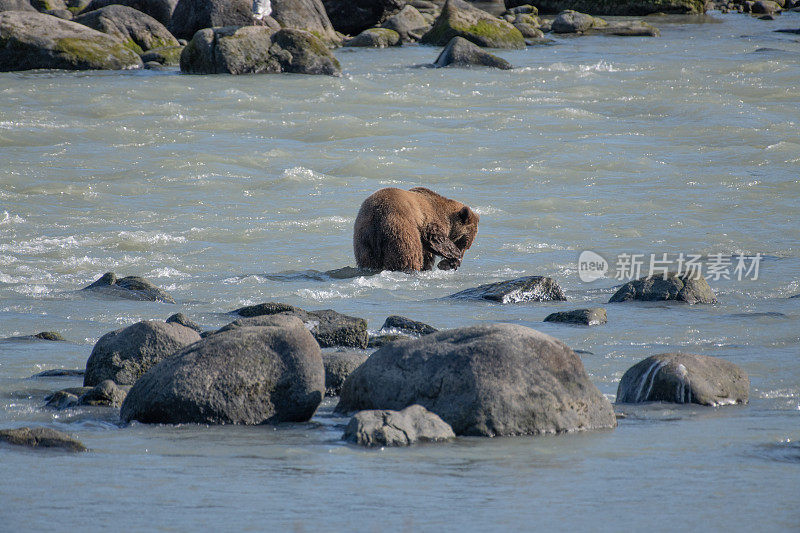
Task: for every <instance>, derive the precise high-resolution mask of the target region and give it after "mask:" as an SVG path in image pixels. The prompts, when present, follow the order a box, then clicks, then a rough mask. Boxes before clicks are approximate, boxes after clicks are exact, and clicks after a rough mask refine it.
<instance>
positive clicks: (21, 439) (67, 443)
mask: <svg viewBox="0 0 800 533" xmlns="http://www.w3.org/2000/svg"><path fill="white" fill-rule="evenodd" d="M0 442H6V443H8V444H13V445H15V446H25V447H28V448H58V449H61V450H67V451H70V452H85V451H86V446H84V445H83V444H81V442H80V441H79V440H77V439H74V438H72V437H70V436H69V435H67V434H66V433H64V432H63V431H58V430H56V429H51V428H43V427H36V428H28V427H24V428H18V429H3V430H0Z"/></svg>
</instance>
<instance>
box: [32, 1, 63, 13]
mask: <svg viewBox="0 0 800 533" xmlns="http://www.w3.org/2000/svg"><path fill="white" fill-rule="evenodd" d="M31 5H32V6H33V8H34V9H35V10H37V11H40V12H42V13H45V12H47V11H60V10H65V9H67V4H66V2H64V0H31Z"/></svg>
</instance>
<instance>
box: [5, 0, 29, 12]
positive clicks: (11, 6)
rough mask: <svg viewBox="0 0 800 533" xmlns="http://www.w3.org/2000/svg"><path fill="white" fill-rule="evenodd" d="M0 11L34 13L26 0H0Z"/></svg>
mask: <svg viewBox="0 0 800 533" xmlns="http://www.w3.org/2000/svg"><path fill="white" fill-rule="evenodd" d="M0 11H36V9H35V8H34V7H33V6H32V5H31V3H30V2H28V0H0Z"/></svg>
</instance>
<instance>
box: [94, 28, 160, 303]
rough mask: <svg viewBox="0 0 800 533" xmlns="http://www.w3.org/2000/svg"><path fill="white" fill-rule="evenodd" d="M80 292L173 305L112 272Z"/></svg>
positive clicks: (146, 285)
mask: <svg viewBox="0 0 800 533" xmlns="http://www.w3.org/2000/svg"><path fill="white" fill-rule="evenodd" d="M101 35H103V34H101ZM137 57H138V56H137ZM81 290H83V291H90V292H93V293H96V294H102V295H104V296H110V297H112V298H123V299H125V300H142V301H148V302H165V303H170V304H174V303H175V300H174V299H173V298H172V296H170V295H169V293H167V292H166V291H164V290H162V289H159V288H158V287H157V286H156V285H154V284H153V283H151V282H150V281H148V280H146V279H144V278H140V277H139V276H126V277H124V278H118V277H117V275H116V274H114V273H113V272H106V273H105V274H103V275H102V276H100V278H98V280H97V281H95V282H94V283H92V284H91V285H89V286H88V287H84V288H83V289H81Z"/></svg>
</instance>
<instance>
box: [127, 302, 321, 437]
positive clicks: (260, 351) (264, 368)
mask: <svg viewBox="0 0 800 533" xmlns="http://www.w3.org/2000/svg"><path fill="white" fill-rule="evenodd" d="M269 318H271V319H272V324H271V325H266V324H265V325H263V326H260V327H240V328H234V329H231V330H228V331H224V332H220V333H216V334H214V335H211V336H209V337H207V338H205V339H203V340H202V341H200V342H197V343H195V344H193V345H191V346H189V347H187V348H186V349H184V350H183V351H181V352H179V353H178V354H176V355H174V356H173V357H170V358H167V359H165V360H164V361H162V362H161V363H159V364H158V365H156V366H155V367H153V368H151V369H150V371H148V372H147V374H145V375H144V376H142V377H141V378H140V379H139V380H138V381H137V382H136V384H135V385H134V386H133V387H132V388H131V390H130V392H129V393H128V396H127V398H126V399H125V402H124V403H123V404H122V409H121V411H120V416H121V418H122V420H123V421H126V422H129V421H131V420H138V421H140V422H145V423H164V424H181V423H198V424H263V423H279V422H304V421H306V420H308V419H310V418H311V416H313V414H314V411H315V410H316V409H317V406H318V405H319V403H320V402H321V401H322V398H323V396H324V394H325V369H324V366H323V363H322V356H321V354H320V349H319V345H318V344H317V343H316V341H315V340H314V338H313V337H312V336H311V334H310V333H309V332H308V330H307V329H306V328H305V326H304V325H303V323H302V322H301V321H300V320H299V319H297V318H294V317H286V316H276V317H269Z"/></svg>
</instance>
